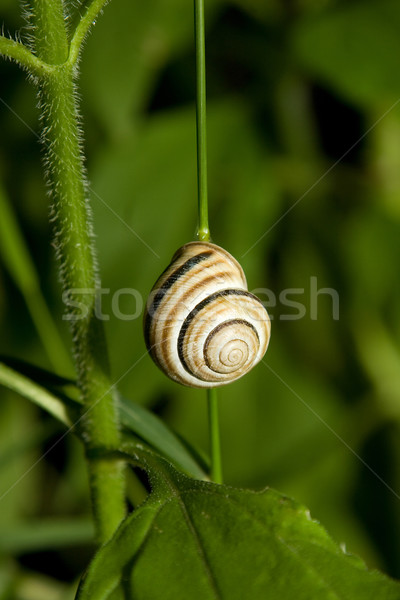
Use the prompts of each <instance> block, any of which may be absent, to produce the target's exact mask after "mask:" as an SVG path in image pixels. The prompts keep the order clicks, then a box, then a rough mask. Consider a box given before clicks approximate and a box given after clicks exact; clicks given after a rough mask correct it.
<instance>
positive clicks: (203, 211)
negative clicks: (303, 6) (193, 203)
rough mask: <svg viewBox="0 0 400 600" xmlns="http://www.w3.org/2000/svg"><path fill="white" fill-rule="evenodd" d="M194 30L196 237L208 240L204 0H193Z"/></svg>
mask: <svg viewBox="0 0 400 600" xmlns="http://www.w3.org/2000/svg"><path fill="white" fill-rule="evenodd" d="M194 30H195V45H196V133H197V188H198V213H199V217H198V218H199V223H198V238H199V240H205V241H208V240H209V239H210V229H209V225H208V189H207V111H206V51H205V39H204V37H205V36H204V0H194Z"/></svg>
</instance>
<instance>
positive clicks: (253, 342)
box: [144, 242, 270, 388]
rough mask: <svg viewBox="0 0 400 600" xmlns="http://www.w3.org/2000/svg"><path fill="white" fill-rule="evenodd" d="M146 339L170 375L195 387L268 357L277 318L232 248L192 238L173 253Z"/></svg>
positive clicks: (150, 309) (148, 315)
mask: <svg viewBox="0 0 400 600" xmlns="http://www.w3.org/2000/svg"><path fill="white" fill-rule="evenodd" d="M144 337H145V342H146V346H147V349H148V351H149V353H150V355H151V357H152V358H153V360H154V362H155V363H156V364H157V365H158V366H159V367H160V368H161V370H162V371H164V373H165V374H166V375H168V377H170V378H171V379H173V380H175V381H178V382H179V383H182V384H183V385H188V386H191V387H198V388H203V387H217V386H220V385H225V384H227V383H230V382H231V381H234V380H235V379H238V378H239V377H241V376H242V375H244V374H245V373H247V372H248V371H249V370H250V369H251V368H252V367H253V366H254V365H255V364H257V363H258V362H259V361H260V360H261V358H262V357H263V356H264V354H265V351H266V349H267V346H268V342H269V337H270V320H269V317H268V313H267V311H266V310H265V308H264V306H263V305H262V303H261V301H260V300H259V299H258V298H257V297H256V296H254V295H253V294H251V293H250V292H248V291H247V282H246V277H245V275H244V273H243V269H242V267H241V266H240V265H239V263H238V262H237V261H236V259H235V258H233V256H231V255H230V254H229V252H227V251H226V250H224V249H223V248H220V247H219V246H216V245H215V244H211V243H209V242H190V243H188V244H185V245H184V246H182V247H181V248H179V250H178V251H177V252H176V253H175V254H174V256H173V257H172V260H171V263H170V264H169V266H168V267H167V268H166V269H165V271H164V272H163V273H162V274H161V276H160V277H159V279H158V280H157V282H156V283H155V285H154V287H153V289H152V291H151V293H150V296H149V299H148V302H147V306H146V311H145V315H144Z"/></svg>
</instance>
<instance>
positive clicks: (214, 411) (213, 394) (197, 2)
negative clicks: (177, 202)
mask: <svg viewBox="0 0 400 600" xmlns="http://www.w3.org/2000/svg"><path fill="white" fill-rule="evenodd" d="M204 29H205V27H204V0H194V31H195V46H196V133H197V187H198V214H199V217H198V218H199V225H198V230H197V235H198V238H199V240H202V241H209V240H210V237H211V236H210V227H209V225H208V190H207V110H206V48H205V34H204ZM207 398H208V418H209V431H210V451H211V452H210V453H211V479H212V480H213V481H215V482H216V483H222V468H221V447H220V435H219V419H218V399H217V390H216V389H209V390H207Z"/></svg>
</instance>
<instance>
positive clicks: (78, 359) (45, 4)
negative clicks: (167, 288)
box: [33, 0, 125, 542]
mask: <svg viewBox="0 0 400 600" xmlns="http://www.w3.org/2000/svg"><path fill="white" fill-rule="evenodd" d="M33 16H34V21H35V50H36V53H37V55H38V57H39V58H40V59H41V60H43V61H46V62H48V63H49V64H51V65H57V68H55V69H54V70H53V71H52V72H51V73H50V74H48V76H47V77H44V78H43V79H42V80H41V83H40V86H39V98H40V106H41V111H42V125H43V136H42V138H43V144H44V148H45V157H46V174H47V179H48V183H49V187H50V192H51V196H52V213H51V217H52V223H53V227H54V242H55V247H56V252H57V258H58V259H59V263H60V271H61V279H62V284H63V299H64V302H65V303H66V305H67V306H68V307H70V308H71V310H70V312H69V313H68V315H67V317H68V318H69V320H70V324H71V330H72V336H73V343H74V353H75V363H76V368H77V376H78V385H79V388H80V391H81V394H82V400H83V413H82V419H81V422H80V426H81V429H82V437H83V439H84V442H85V445H86V449H87V451H88V461H89V474H90V482H91V490H92V499H93V509H94V516H95V521H96V526H97V534H98V540H99V541H100V542H103V541H105V540H106V539H108V538H109V537H110V535H111V534H112V533H113V531H114V530H115V528H116V527H117V526H118V524H119V522H120V521H121V519H122V518H123V516H124V514H125V507H124V480H123V465H122V463H120V462H110V461H105V460H102V459H101V458H97V457H96V451H97V450H98V449H100V448H105V449H108V450H114V449H117V448H118V447H119V443H120V432H119V423H118V418H117V415H118V411H117V406H116V395H115V394H114V393H113V390H112V386H110V377H109V366H108V357H107V348H106V343H105V336H104V330H103V324H102V322H101V321H99V320H98V319H97V318H96V316H95V304H96V294H97V293H98V290H99V279H98V274H97V269H96V260H95V253H94V245H93V234H92V223H91V218H90V210H89V205H88V193H87V185H86V179H85V172H84V166H83V159H82V151H81V145H82V142H81V132H80V129H79V119H78V112H77V106H76V90H75V84H74V72H73V71H74V65H72V64H69V63H68V62H66V61H67V58H68V53H69V48H68V40H67V34H66V30H65V21H64V14H63V3H62V0H35V2H34V9H33Z"/></svg>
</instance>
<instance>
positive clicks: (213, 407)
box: [207, 388, 223, 483]
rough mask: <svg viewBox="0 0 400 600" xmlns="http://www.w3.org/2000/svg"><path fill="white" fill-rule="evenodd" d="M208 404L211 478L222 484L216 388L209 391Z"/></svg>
mask: <svg viewBox="0 0 400 600" xmlns="http://www.w3.org/2000/svg"><path fill="white" fill-rule="evenodd" d="M207 404H208V421H209V428H210V455H211V472H210V477H211V480H212V481H214V482H215V483H222V482H223V477H222V460H221V438H220V433H219V415H218V396H217V390H216V388H211V389H208V390H207Z"/></svg>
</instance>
